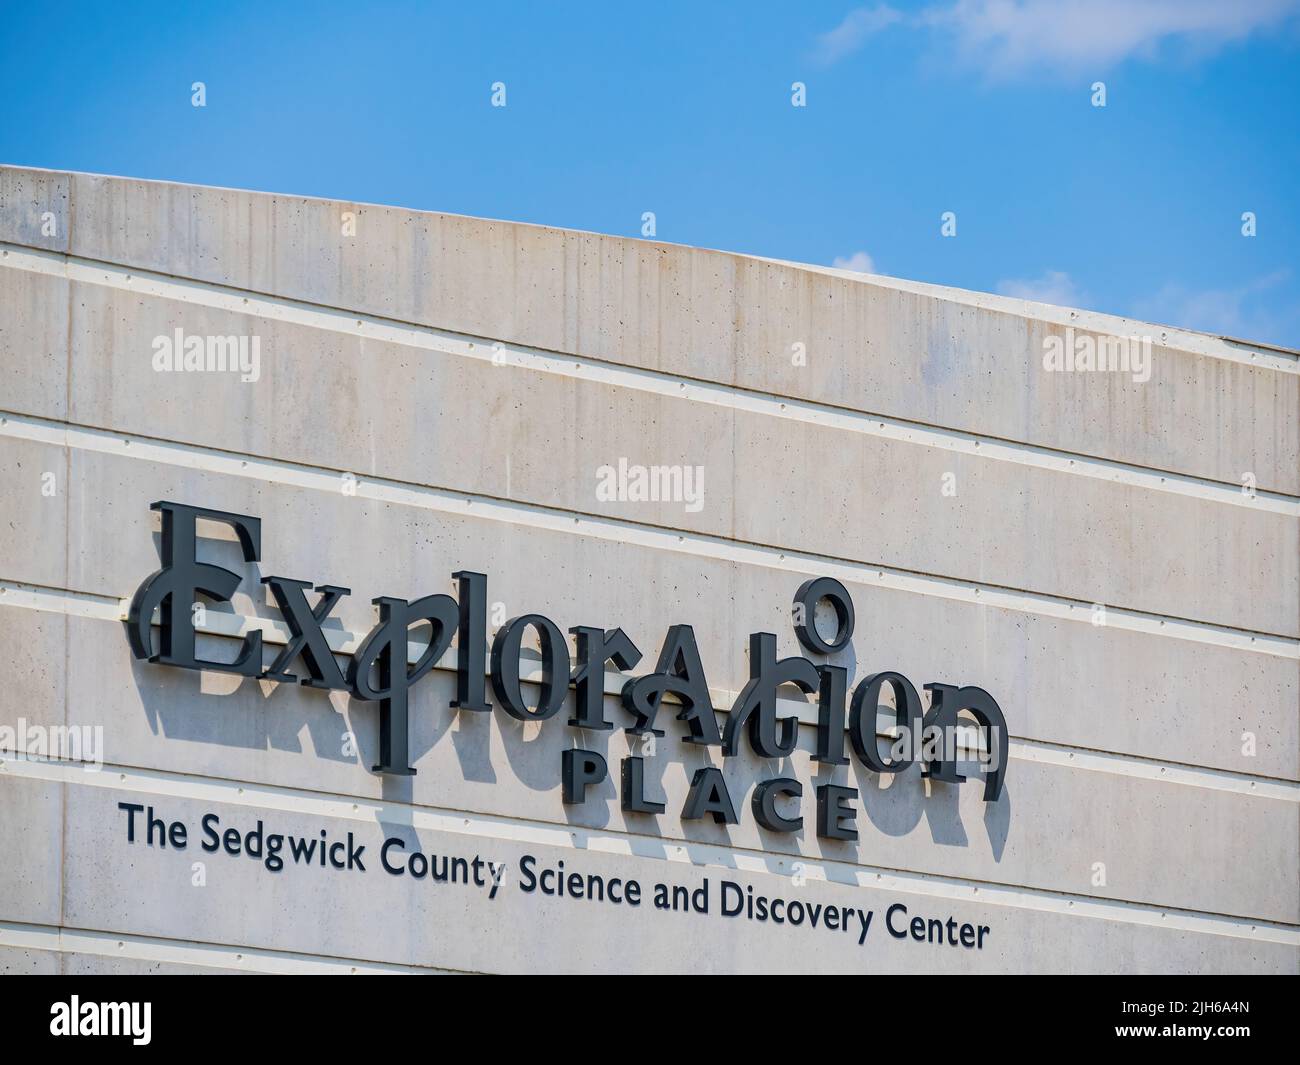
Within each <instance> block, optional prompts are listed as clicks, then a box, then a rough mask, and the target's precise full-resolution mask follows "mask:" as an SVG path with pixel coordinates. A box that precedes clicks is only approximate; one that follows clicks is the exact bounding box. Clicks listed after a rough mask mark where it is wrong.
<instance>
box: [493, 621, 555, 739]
mask: <svg viewBox="0 0 1300 1065" xmlns="http://www.w3.org/2000/svg"><path fill="white" fill-rule="evenodd" d="M530 625H531V626H532V627H533V628H535V629H536V630H537V642H538V646H539V647H540V649H541V652H542V681H541V695H540V697H539V698H538V700H537V708H536V709H535V710H534V709H532V708H530V707H529V705H528V703H527V702H525V700H524V693H523V689H522V688H521V686H520V681H519V652H520V650H521V649H522V647H523V642H524V630H525V629H526V628H528V627H529V626H530ZM568 690H569V646H568V644H566V643H565V642H564V634H563V633H562V632H560V630H559V627H558V626H557V625H556V624H555V622H553V621H552V620H551V619H550V618H546V617H543V616H542V615H541V614H523V615H521V616H520V617H517V618H512V619H511V620H510V621H508V622H506V624H505V626H504V627H503V628H502V629H501V631H500V632H498V633H497V634H496V638H495V639H493V641H492V691H493V692H494V693H495V694H496V697H497V701H498V702H499V703H500V704H501V706H502V708H503V709H504V710H505V712H506V713H507V714H509V715H510V716H511V717H513V718H515V719H516V720H518V721H545V720H546V719H547V718H549V717H554V716H555V715H556V714H557V713H559V710H560V707H562V706H563V705H564V697H565V695H566V694H567V693H568Z"/></svg>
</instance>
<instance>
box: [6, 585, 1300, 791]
mask: <svg viewBox="0 0 1300 1065" xmlns="http://www.w3.org/2000/svg"><path fill="white" fill-rule="evenodd" d="M128 602H129V601H128V599H126V598H121V599H118V598H114V597H112V596H105V595H95V594H92V593H88V592H70V591H65V590H62V589H53V588H43V587H39V586H36V585H27V584H19V583H17V582H14V581H6V580H3V579H0V607H5V606H8V607H15V608H22V609H31V610H40V611H44V612H47V613H56V614H64V615H70V616H75V617H85V618H93V619H95V620H99V621H113V622H121V621H125V620H126V616H127V607H128ZM157 613H158V611H157V610H155V621H154V624H155V625H156V624H157V623H158V622H157V620H156V619H157ZM195 629H196V630H197V631H198V632H201V633H203V634H205V635H208V636H218V637H225V638H228V639H239V640H242V639H243V638H244V637H245V636H247V635H248V634H249V633H251V632H254V631H256V632H260V633H261V634H262V642H263V643H264V644H275V645H284V644H287V643H288V642H289V635H290V634H289V627H288V625H286V624H285V623H284V622H283V621H277V620H275V619H274V618H262V617H247V616H244V615H241V614H234V613H227V612H225V611H219V610H209V611H207V612H206V617H205V619H204V621H203V623H202V624H199V625H196V626H195ZM325 638H326V640H327V642H328V643H329V645H330V650H331V651H333V652H334V653H335V654H340V655H347V656H349V657H350V656H351V655H353V654H355V653H356V650H357V648H358V647H360V646H361V641H362V640H363V639H364V638H365V633H357V632H349V631H347V630H345V629H327V630H326V631H325ZM427 647H428V643H427V642H426V641H423V640H420V639H412V640H410V641H409V642H408V643H407V652H406V653H407V662H408V664H414V663H416V662H418V661H419V660H420V658H421V656H422V655H423V654H424V652H425V650H426V648H427ZM570 652H571V653H572V648H570ZM488 661H489V659H488V658H487V657H485V658H484V665H483V671H484V674H485V675H486V674H488V672H489V671H490V669H489V665H488ZM433 668H434V669H437V670H440V671H444V672H449V673H454V672H456V670H457V668H458V667H457V647H456V644H455V642H453V643H452V645H451V646H450V647H448V648H447V650H446V651H445V652H443V655H442V657H441V658H439V659H438V661H437V662H436V663H434V666H433ZM541 672H542V670H541V664H540V660H539V659H538V658H537V656H536V654H535V653H534V652H531V651H529V650H528V649H525V651H524V657H523V658H521V664H520V671H519V675H520V678H521V679H522V680H523V681H525V682H528V683H538V682H539V681H540V679H541ZM640 675H641V674H633V673H620V672H606V673H605V677H604V683H603V689H604V693H605V694H606V695H610V696H616V695H618V694H619V693H620V692H622V690H623V685H624V684H625V683H626V682H627V681H628V680H630V679H632V678H633V677H636V676H640ZM737 695H738V693H737V692H734V691H731V690H729V689H725V688H710V689H709V697H710V699H711V701H712V703H713V709H714V710H715V711H716V712H718V713H723V714H726V713H729V712H730V710H731V707H732V706H733V705H734V704H735V701H736V698H737ZM665 698H666V701H668V702H670V703H674V704H675V703H676V701H677V700H676V697H675V696H674V695H672V694H671V693H670V694H669V695H668V696H666V697H665ZM777 708H778V710H779V712H780V713H781V714H782V715H783V716H790V717H794V718H796V719H797V720H798V722H799V724H800V725H803V726H806V727H808V728H815V727H816V725H817V705H816V703H811V702H807V701H800V700H797V699H786V698H778V699H777ZM845 728H846V730H847V728H848V724H847V722H846V724H845ZM876 733H877V735H878V736H883V737H885V738H889V739H892V738H893V737H894V736H895V735H896V734H897V732H896V728H895V723H894V721H893V715H892V713H891V712H890V711H889V710H887V709H881V711H880V712H879V714H878V715H877V727H876ZM1010 739H1011V740H1012V742H1011V744H1010V749H1009V756H1010V757H1011V758H1012V759H1019V760H1021V761H1032V762H1037V763H1039V764H1043V765H1057V766H1063V767H1065V768H1069V769H1080V770H1085V771H1088V772H1098V773H1112V774H1116V775H1118V776H1127V777H1137V778H1139V779H1142V780H1158V781H1160V782H1162V783H1166V784H1176V785H1182V786H1186V787H1198V788H1208V789H1210V790H1212V791H1226V792H1230V793H1233V794H1237V795H1250V796H1253V797H1255V798H1260V799H1274V800H1279V801H1282V802H1294V803H1300V782H1295V781H1290V780H1286V779H1285V778H1279V777H1269V776H1264V775H1261V774H1254V773H1242V772H1237V771H1233V770H1228V769H1217V768H1214V767H1211V766H1200V765H1194V764H1192V763H1188V762H1169V761H1159V760H1157V759H1153V758H1144V757H1141V756H1139V755H1131V754H1125V753H1122V752H1118V751H1107V750H1103V749H1100V748H1093V747H1075V746H1071V745H1068V744H1062V743H1050V742H1047V741H1045V740H1032V739H1028V738H1026V737H1019V736H1016V734H1015V733H1010ZM986 749H987V745H986V743H985V742H984V737H983V734H982V733H981V732H980V731H979V730H978V729H977V728H975V727H973V726H971V727H965V726H963V727H961V728H959V737H958V750H959V751H961V752H963V754H964V756H965V757H964V758H963V762H962V766H963V770H964V771H966V772H968V774H971V773H977V772H980V771H981V769H980V766H979V764H978V759H979V758H980V757H981V756H982V752H984V751H985V750H986Z"/></svg>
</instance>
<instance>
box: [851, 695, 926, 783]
mask: <svg viewBox="0 0 1300 1065" xmlns="http://www.w3.org/2000/svg"><path fill="white" fill-rule="evenodd" d="M886 684H888V685H889V686H890V687H891V688H893V689H894V714H895V721H896V722H897V724H898V727H899V728H901V729H906V730H907V731H908V732H909V733H911V738H910V740H909V746H908V752H909V756H908V757H907V758H902V759H899V760H898V761H897V762H890V761H887V760H885V759H884V758H881V757H880V746H879V744H878V743H877V742H876V708H877V707H878V706H879V705H880V689H881V688H883V687H884V686H885V685H886ZM920 721H921V697H920V695H918V694H917V691H916V688H915V687H914V686H913V684H912V682H911V681H910V680H908V679H907V678H906V677H905V676H903V674H901V673H890V672H886V673H875V674H873V675H872V676H870V677H868V678H867V679H866V680H864V681H863V682H862V683H861V684H859V685H858V686H857V688H855V689H854V692H853V702H852V704H851V705H850V706H849V739H850V741H852V743H853V750H854V752H855V753H856V754H857V756H858V758H860V759H861V760H862V764H863V765H865V766H866V767H867V768H868V769H870V770H871V771H872V772H875V773H897V772H899V771H900V770H903V769H906V768H907V767H908V766H910V765H911V764H912V762H913V761H914V760H915V755H916V749H915V748H916V740H917V728H918V726H919V724H920Z"/></svg>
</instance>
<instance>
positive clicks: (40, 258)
mask: <svg viewBox="0 0 1300 1065" xmlns="http://www.w3.org/2000/svg"><path fill="white" fill-rule="evenodd" d="M0 249H3V252H4V258H3V259H0V264H2V265H6V266H9V267H11V268H13V269H20V270H27V271H31V272H35V273H42V274H47V275H52V276H65V277H67V278H68V279H69V280H72V281H77V282H82V283H87V284H97V285H102V286H105V287H108V288H114V289H119V290H122V291H129V292H133V293H136V294H138V295H148V296H155V297H158V298H162V299H173V300H178V301H182V302H186V303H192V304H195V305H198V306H204V307H211V308H214V309H218V310H225V311H229V312H232V313H238V314H248V315H254V316H257V317H261V318H267V319H270V320H274V321H283V322H290V323H293V324H296V325H302V326H307V327H310V328H315V329H327V330H330V331H333V332H338V333H347V334H349V335H353V336H359V337H362V338H365V339H369V340H378V341H383V342H386V343H394V344H402V345H406V346H408V347H416V348H421V349H424V350H428V351H435V352H438V353H439V354H444V355H450V356H454V357H460V358H469V359H477V360H479V361H482V362H495V363H496V364H497V365H499V366H502V367H506V366H508V367H512V368H519V369H525V370H531V371H534V372H538V373H548V374H553V375H558V376H561V377H567V378H572V379H575V380H587V381H597V382H600V383H601V384H606V385H610V386H612V387H620V388H627V389H633V390H636V391H641V392H648V393H651V394H654V395H659V396H663V397H671V398H677V399H684V400H687V401H692V402H698V403H705V404H709V405H712V406H718V407H724V408H726V409H729V410H744V411H749V412H752V413H756V414H762V415H766V416H768V417H773V418H780V419H783V420H789V421H798V422H802V423H806V424H811V425H817V426H822V427H826V428H832V429H838V430H841V431H845V432H853V433H859V434H862V435H866V436H874V437H879V438H882V439H888V440H895V441H903V442H908V443H913V444H919V445H923V446H926V447H932V448H938V449H941V450H945V451H953V452H957V453H960V454H965V455H970V456H972V457H975V458H980V459H986V460H992V461H1001V462H1010V463H1014V464H1018V465H1023V466H1030V467H1035V468H1038V469H1044V470H1049V471H1052V472H1055V473H1066V474H1073V475H1076V476H1083V477H1090V478H1094V479H1098V480H1104V481H1110V482H1114V483H1117V484H1124V485H1128V486H1131V487H1136V488H1143V489H1147V490H1151V491H1158V492H1168V493H1172V494H1175V495H1182V496H1188V497H1191V498H1195V499H1203V500H1207V501H1210V502H1216V503H1223V504H1227V505H1230V506H1242V507H1249V508H1252V509H1256V510H1263V511H1268V512H1272V513H1279V514H1287V515H1291V516H1295V517H1300V497H1297V496H1290V495H1285V494H1283V493H1279V492H1270V491H1255V490H1252V491H1250V492H1247V491H1245V490H1243V487H1242V485H1240V484H1234V483H1231V482H1223V481H1216V480H1213V479H1210V478H1204V477H1194V476H1191V475H1189V474H1178V473H1172V472H1169V471H1161V470H1158V469H1154V468H1151V467H1146V466H1139V465H1134V464H1131V463H1125V462H1119V461H1116V460H1112V459H1103V458H1098V457H1096V456H1090V455H1085V454H1082V453H1076V452H1069V451H1061V450H1057V449H1053V448H1047V447H1042V446H1040V445H1036V444H1026V443H1023V442H1018V441H1014V440H1006V439H1003V438H999V437H990V436H981V435H978V434H975V433H969V432H963V431H960V430H955V429H947V428H944V427H942V426H935V425H930V424H927V423H924V422H914V421H910V420H907V419H902V418H895V417H888V416H884V415H879V414H872V413H870V412H865V411H859V410H855V409H851V408H847V407H839V406H834V405H832V404H826V403H819V402H814V401H812V400H804V399H795V398H792V397H782V396H779V395H775V394H771V393H765V392H758V391H753V390H750V389H744V388H739V387H737V386H735V385H727V384H722V383H719V382H713V381H706V380H702V379H699V378H689V377H682V376H676V375H671V374H666V373H663V372H661V371H658V370H650V369H645V368H643V367H633V366H625V365H621V364H618V363H611V362H608V361H605V360H600V359H593V358H591V357H588V356H579V355H566V354H563V353H560V352H555V351H548V350H545V349H542V348H534V347H529V346H527V345H519V344H504V343H500V342H497V341H494V340H493V339H491V338H484V337H477V336H470V335H467V334H463V333H453V332H448V331H446V330H440V329H436V328H434V327H432V326H424V325H419V324H416V323H411V322H403V321H400V320H397V319H390V318H383V317H380V316H376V315H368V314H364V313H359V312H352V311H347V310H344V309H340V308H334V307H326V306H324V305H321V304H313V303H306V302H303V301H300V300H293V299H288V298H285V297H280V296H270V295H263V294H257V293H251V292H248V291H246V290H243V289H232V288H229V287H226V286H223V285H217V284H214V283H211V282H206V281H196V280H193V279H185V278H177V277H174V276H172V275H167V274H158V273H151V272H149V271H138V270H133V269H130V268H128V267H123V266H119V265H117V264H113V263H105V262H100V261H98V260H91V259H82V258H78V257H75V256H67V255H64V254H61V253H58V252H47V251H37V250H34V249H21V248H18V247H17V246H15V245H5V244H3V243H0Z"/></svg>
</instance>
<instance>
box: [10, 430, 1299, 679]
mask: <svg viewBox="0 0 1300 1065" xmlns="http://www.w3.org/2000/svg"><path fill="white" fill-rule="evenodd" d="M4 437H9V438H12V439H17V440H27V441H30V442H34V443H43V444H49V445H52V446H55V447H68V448H75V449H78V450H84V451H90V452H94V453H99V454H107V455H117V456H121V457H126V458H133V459H139V460H141V461H146V462H148V461H152V462H157V463H162V464H165V465H168V466H175V467H178V468H181V469H192V470H200V471H204V472H209V473H215V474H220V475H223V476H231V477H244V478H250V479H253V480H257V481H261V482H264V483H270V484H280V485H285V486H288V487H295V488H306V489H314V490H317V491H326V492H333V493H336V494H339V493H340V484H341V482H340V477H341V476H342V475H343V474H344V473H347V471H341V470H331V469H329V468H327V467H322V466H307V465H304V464H302V463H296V462H288V461H285V460H282V459H270V458H265V457H261V456H256V455H245V454H240V453H238V452H230V451H222V450H218V449H216V448H208V447H201V446H199V445H195V444H185V443H180V442H177V441H169V440H158V439H155V438H152V437H145V436H139V435H135V434H130V433H120V432H113V431H111V430H108V429H96V428H90V427H84V426H74V425H70V424H68V423H66V422H60V421H54V420H52V419H48V418H33V417H30V416H27V415H20V414H13V413H9V414H4V413H0V438H4ZM348 477H349V478H350V479H349V481H348V482H347V483H348V489H349V491H348V494H349V496H351V497H354V498H358V499H368V500H373V501H376V502H383V503H391V504H395V505H398V506H410V507H416V508H419V509H422V510H428V511H433V512H436V513H441V514H454V515H459V516H461V517H469V518H482V519H484V520H487V521H501V522H506V523H509V524H512V525H521V526H525V527H528V528H533V529H543V530H546V531H549V532H563V533H566V534H573V533H577V534H578V535H581V536H589V537H594V538H597V539H601V540H608V541H612V542H616V543H622V544H635V545H638V546H642V547H649V548H652V549H655V550H660V551H670V552H673V553H675V554H682V555H692V556H695V557H704V558H713V559H718V560H721V561H726V562H735V563H739V564H742V565H753V566H764V567H768V568H771V569H780V570H784V571H787V572H791V573H800V574H805V575H811V576H829V577H836V578H838V579H839V580H842V581H845V582H851V583H857V584H866V585H870V586H875V587H879V588H892V589H895V590H900V591H905V592H909V593H911V594H915V595H929V596H933V597H935V598H939V599H947V600H953V601H957V602H964V603H972V604H976V605H979V606H987V607H994V608H997V609H1002V610H1015V611H1018V612H1020V613H1026V614H1039V615H1042V616H1044V617H1052V618H1057V619H1060V620H1065V621H1074V622H1077V623H1079V624H1094V623H1095V622H1094V621H1093V616H1094V609H1095V607H1096V606H1097V605H1102V606H1104V607H1105V621H1104V623H1105V625H1107V626H1108V627H1111V628H1118V629H1123V630H1126V631H1131V632H1142V633H1146V634H1148V635H1155V636H1166V637H1169V638H1171V639H1181V640H1190V641H1192V642H1195V643H1205V644H1214V645H1216V646H1220V647H1230V648H1233V649H1234V650H1239V651H1252V652H1255V653H1258V654H1270V655H1277V656H1279V657H1281V658H1292V659H1297V660H1300V639H1296V638H1294V637H1289V636H1282V635H1278V634H1276V633H1266V632H1261V631H1257V630H1250V629H1235V628H1231V627H1229V626H1226V625H1216V624H1212V623H1209V622H1203V621H1194V620H1191V619H1189V618H1178V617H1171V616H1168V615H1161V614H1153V613H1148V612H1145V611H1140V610H1133V609H1130V608H1126V607H1120V606H1112V605H1110V604H1094V603H1089V602H1084V601H1082V600H1075V599H1068V598H1066V597H1064V596H1056V595H1050V594H1048V593H1045V592H1032V591H1027V590H1024V589H1016V588H1006V587H1003V586H1000V585H992V584H982V583H979V582H976V581H967V580H961V579H959V578H956V577H947V576H942V575H938V574H929V573H921V572H917V571H914V570H904V569H898V568H895V567H888V566H883V565H880V564H874V563H869V562H857V561H852V560H849V559H842V558H832V557H830V556H826V555H815V554H811V553H807V552H798V551H790V550H786V549H784V548H780V547H773V546H770V545H765V544H754V543H747V542H745V541H739V540H731V539H728V538H726V537H723V536H716V535H712V534H708V533H695V532H687V531H685V530H677V529H672V528H668V527H665V526H659V525H648V524H645V523H641V522H634V521H630V520H628V519H626V518H612V517H607V516H603V515H592V514H587V513H584V512H577V511H570V510H561V509H559V508H556V507H546V506H542V505H540V504H536V503H520V502H515V501H512V500H505V499H499V498H496V497H493V496H484V495H478V494H475V493H472V492H456V491H452V490H451V489H448V488H436V487H432V486H427V485H416V484H411V483H409V482H405V481H396V480H392V479H390V478H382V477H370V476H364V477H360V476H356V475H354V474H351V473H348ZM452 561H453V562H454V560H452Z"/></svg>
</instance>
